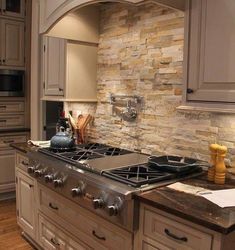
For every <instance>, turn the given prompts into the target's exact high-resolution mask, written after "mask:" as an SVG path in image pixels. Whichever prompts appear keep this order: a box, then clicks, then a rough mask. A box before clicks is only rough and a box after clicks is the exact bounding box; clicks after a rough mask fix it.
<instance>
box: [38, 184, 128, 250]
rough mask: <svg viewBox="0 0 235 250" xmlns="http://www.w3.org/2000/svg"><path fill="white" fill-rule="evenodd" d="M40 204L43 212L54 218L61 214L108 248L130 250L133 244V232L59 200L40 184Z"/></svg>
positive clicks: (64, 218) (66, 220) (64, 219)
mask: <svg viewBox="0 0 235 250" xmlns="http://www.w3.org/2000/svg"><path fill="white" fill-rule="evenodd" d="M38 190H39V205H40V209H41V211H42V212H44V213H45V214H47V215H48V216H50V217H51V218H52V219H53V218H55V216H59V217H60V218H61V219H62V220H63V221H65V222H67V223H70V224H71V225H73V226H75V227H76V228H77V229H78V230H80V231H82V232H83V233H85V234H86V235H87V236H89V237H91V238H92V239H93V240H94V241H97V242H98V243H99V244H101V245H102V246H104V248H105V249H106V248H107V249H115V250H116V249H117V250H119V249H122V250H130V249H131V246H132V238H131V234H130V233H128V232H126V231H124V230H123V229H121V228H119V227H117V226H115V225H113V224H111V223H109V222H105V224H104V223H102V222H101V221H100V218H97V217H96V216H95V217H94V215H93V217H91V216H90V215H89V213H90V212H87V211H85V210H84V209H82V208H80V207H79V206H78V205H76V209H75V208H72V207H70V206H69V205H68V204H69V203H68V202H67V200H66V199H64V198H62V199H63V200H59V199H58V196H57V197H56V196H55V195H54V193H53V194H52V193H51V192H50V191H49V190H48V189H44V188H41V186H40V185H39V188H38Z"/></svg>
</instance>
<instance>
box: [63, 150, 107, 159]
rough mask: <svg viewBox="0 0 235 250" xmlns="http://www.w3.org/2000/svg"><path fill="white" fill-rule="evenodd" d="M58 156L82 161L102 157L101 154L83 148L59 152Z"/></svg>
mask: <svg viewBox="0 0 235 250" xmlns="http://www.w3.org/2000/svg"><path fill="white" fill-rule="evenodd" d="M60 156H61V157H63V158H64V159H71V160H74V161H84V160H91V159H96V158H101V157H103V155H99V154H96V153H94V152H92V151H85V150H81V151H76V152H70V153H62V154H60Z"/></svg>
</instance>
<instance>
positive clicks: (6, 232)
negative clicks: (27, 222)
mask: <svg viewBox="0 0 235 250" xmlns="http://www.w3.org/2000/svg"><path fill="white" fill-rule="evenodd" d="M13 249H14V250H32V249H34V248H32V247H31V246H30V244H29V243H28V242H27V241H25V240H24V239H23V238H22V237H21V231H20V229H19V227H18V226H17V222H16V204H15V200H10V201H0V250H13Z"/></svg>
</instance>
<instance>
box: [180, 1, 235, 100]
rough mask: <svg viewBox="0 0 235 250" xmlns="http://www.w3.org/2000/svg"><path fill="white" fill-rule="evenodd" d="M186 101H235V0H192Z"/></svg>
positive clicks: (187, 16)
mask: <svg viewBox="0 0 235 250" xmlns="http://www.w3.org/2000/svg"><path fill="white" fill-rule="evenodd" d="M188 3H189V6H188V12H186V23H187V24H188V27H187V28H186V31H185V38H186V39H185V47H186V49H185V52H186V53H185V82H186V86H187V93H186V101H189V102H191V103H192V101H197V102H198V101H199V102H204V103H205V102H217V103H225V104H226V103H234V102H235V70H234V65H235V56H234V55H235V32H234V31H235V18H234V13H235V1H234V0H226V1H221V0H189V2H188Z"/></svg>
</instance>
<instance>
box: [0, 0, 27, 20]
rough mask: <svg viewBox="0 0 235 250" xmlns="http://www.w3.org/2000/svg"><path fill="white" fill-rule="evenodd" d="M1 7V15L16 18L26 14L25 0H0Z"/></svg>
mask: <svg viewBox="0 0 235 250" xmlns="http://www.w3.org/2000/svg"><path fill="white" fill-rule="evenodd" d="M0 7H1V11H0V15H3V16H6V17H15V18H24V16H25V0H0Z"/></svg>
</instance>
